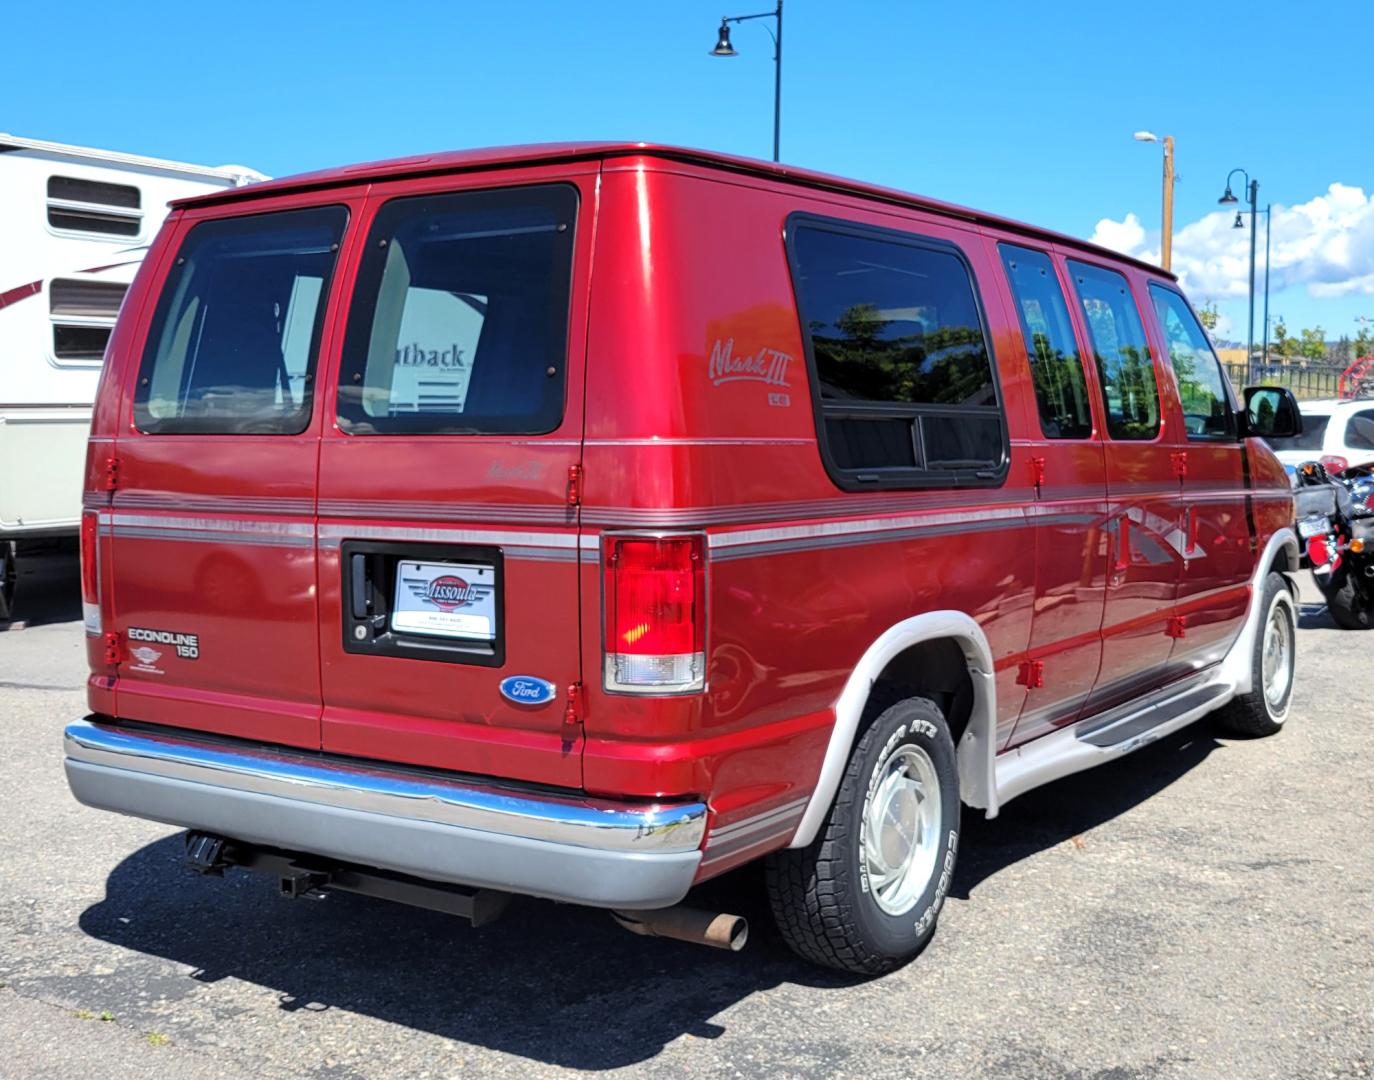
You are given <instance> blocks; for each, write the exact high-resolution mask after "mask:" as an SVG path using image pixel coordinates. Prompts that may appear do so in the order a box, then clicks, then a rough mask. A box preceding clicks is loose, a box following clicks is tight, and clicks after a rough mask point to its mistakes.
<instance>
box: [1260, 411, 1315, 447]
mask: <svg viewBox="0 0 1374 1080" xmlns="http://www.w3.org/2000/svg"><path fill="white" fill-rule="evenodd" d="M1330 422H1331V417H1330V416H1313V415H1312V414H1311V413H1303V414H1302V434H1301V435H1288V436H1285V437H1283V438H1274V437H1270V438H1266V439H1265V440H1264V441H1265V442H1267V443H1268V444H1269V445H1270V446H1272V447H1273V448H1274V449H1275V450H1318V451H1319V450H1321V448H1322V443H1323V441H1324V440H1325V439H1326V426H1327V424H1329V423H1330Z"/></svg>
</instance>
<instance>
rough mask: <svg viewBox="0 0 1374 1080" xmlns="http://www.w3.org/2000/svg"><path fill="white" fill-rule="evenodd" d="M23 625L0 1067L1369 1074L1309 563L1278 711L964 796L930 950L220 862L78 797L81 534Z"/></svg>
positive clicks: (1363, 935) (1364, 900)
mask: <svg viewBox="0 0 1374 1080" xmlns="http://www.w3.org/2000/svg"><path fill="white" fill-rule="evenodd" d="M21 589H22V593H21V599H20V610H19V612H18V614H19V616H20V617H21V618H26V619H27V620H28V625H27V627H26V628H25V629H22V630H11V631H8V632H0V695H3V696H2V697H0V700H2V701H3V702H4V707H3V709H0V1048H2V1049H0V1076H5V1077H47V1076H52V1077H59V1076H60V1077H70V1076H74V1075H79V1076H82V1077H83V1080H97V1078H102V1077H107V1076H109V1077H115V1076H118V1077H121V1078H123V1077H128V1076H130V1075H133V1076H140V1077H162V1076H166V1077H178V1078H180V1077H190V1078H196V1077H200V1076H206V1077H209V1076H215V1077H238V1076H250V1075H251V1076H255V1077H287V1076H312V1077H322V1078H323V1077H329V1078H349V1077H383V1076H388V1077H389V1076H414V1077H448V1076H459V1075H469V1074H472V1075H486V1074H494V1073H502V1074H511V1075H518V1076H521V1077H527V1076H545V1075H559V1074H563V1073H566V1072H568V1071H572V1070H586V1071H591V1072H595V1073H606V1074H624V1075H636V1076H640V1075H642V1076H662V1077H679V1076H684V1075H687V1076H692V1075H703V1076H756V1075H768V1076H770V1077H771V1076H780V1077H790V1076H799V1077H800V1076H852V1077H879V1076H894V1077H896V1076H941V1077H946V1076H980V1077H981V1076H998V1077H1050V1076H1065V1077H1103V1078H1106V1077H1112V1078H1126V1077H1135V1076H1141V1077H1185V1076H1186V1077H1270V1076H1272V1077H1294V1076H1304V1077H1306V1076H1313V1077H1348V1076H1369V1075H1371V1073H1374V911H1372V910H1371V909H1372V908H1374V798H1372V797H1371V783H1370V778H1371V776H1374V705H1371V702H1374V662H1371V657H1374V633H1371V634H1367V635H1361V634H1358V633H1351V632H1346V631H1341V630H1338V629H1336V628H1335V627H1334V625H1333V624H1332V622H1331V621H1330V618H1329V616H1327V614H1326V612H1325V611H1324V609H1322V607H1321V605H1320V604H1319V603H1316V602H1313V601H1315V600H1316V599H1317V594H1316V593H1315V591H1314V590H1313V589H1312V587H1311V583H1310V582H1304V596H1305V599H1306V600H1307V601H1308V602H1306V603H1304V604H1303V613H1302V620H1301V629H1300V631H1299V635H1298V645H1299V657H1298V674H1297V688H1296V695H1295V703H1294V709H1293V713H1292V716H1291V719H1290V720H1289V722H1288V724H1287V727H1286V729H1285V730H1284V731H1283V732H1282V733H1281V734H1280V735H1279V736H1277V737H1276V738H1272V739H1264V740H1257V741H1244V740H1233V739H1228V738H1222V737H1219V736H1218V735H1217V734H1216V732H1215V731H1214V730H1213V728H1212V727H1211V726H1210V725H1209V724H1208V723H1207V722H1206V721H1203V722H1202V723H1200V724H1198V725H1195V726H1194V727H1192V728H1191V729H1189V730H1187V731H1184V732H1180V733H1178V734H1177V735H1175V736H1172V737H1170V738H1166V739H1164V740H1161V741H1160V742H1158V743H1156V744H1153V745H1151V746H1149V747H1147V748H1146V749H1144V750H1141V751H1140V752H1138V753H1136V754H1134V755H1132V756H1131V757H1128V758H1126V759H1124V760H1123V761H1121V762H1119V763H1115V764H1113V765H1110V766H1106V767H1104V768H1101V769H1098V770H1095V771H1093V772H1089V773H1084V774H1080V775H1079V776H1076V777H1072V778H1070V779H1068V780H1065V781H1061V782H1059V783H1057V784H1054V785H1051V786H1050V787H1047V788H1042V789H1041V790H1039V791H1036V792H1032V793H1030V794H1028V795H1025V796H1023V797H1022V798H1020V799H1017V800H1015V801H1014V802H1012V803H1011V804H1009V805H1008V806H1007V807H1006V808H1005V809H1004V811H1003V813H1002V815H1001V816H1000V817H999V818H997V819H996V820H994V821H991V822H987V821H982V820H981V819H979V818H977V817H976V816H975V815H972V814H967V815H966V820H965V825H964V830H965V831H964V836H963V841H962V844H961V851H960V858H959V868H958V874H957V876H956V880H955V884H954V887H953V890H952V893H951V898H950V901H949V903H948V904H947V905H946V907H945V910H944V914H943V916H942V917H941V920H940V927H939V931H938V932H937V934H936V936H935V940H934V942H933V944H932V945H931V947H930V948H929V949H927V950H926V952H925V953H924V954H923V955H922V956H921V957H920V958H918V959H917V960H916V961H915V962H914V963H912V964H910V965H909V966H907V967H906V968H904V969H903V970H901V971H899V972H897V973H896V974H893V975H889V976H886V977H884V978H880V979H873V980H860V979H853V978H846V977H842V976H840V975H837V974H831V973H827V972H823V971H819V970H817V969H814V968H809V967H807V966H806V965H804V964H802V963H801V962H800V961H798V960H795V959H794V958H793V957H792V956H791V954H790V953H788V952H787V951H786V949H785V948H784V947H783V946H782V944H781V943H780V942H779V941H778V939H777V937H776V935H775V934H774V933H773V932H772V930H771V927H770V925H769V919H768V915H767V911H766V907H765V906H764V905H763V904H762V902H761V883H760V881H759V879H758V875H757V872H756V871H753V870H745V871H741V872H739V873H737V874H735V875H732V876H730V877H729V878H727V879H726V880H724V881H722V882H720V883H716V884H714V885H712V886H710V887H708V889H709V895H707V896H705V897H702V898H701V902H703V903H716V904H718V905H719V906H720V907H722V908H724V909H729V910H736V911H741V912H743V913H745V914H747V915H749V916H750V917H751V923H752V927H753V933H752V938H751V941H750V944H749V945H748V947H747V948H746V949H745V951H744V952H742V953H740V954H738V955H729V954H721V953H717V952H714V951H711V950H708V949H704V948H700V947H696V946H690V945H683V944H677V943H673V942H666V941H657V940H649V939H641V938H637V937H634V936H632V935H630V934H628V933H626V932H625V931H623V930H621V929H619V928H617V927H616V926H615V925H614V924H613V923H612V922H611V920H610V919H609V918H608V917H607V916H606V915H604V914H601V913H598V912H594V911H588V910H583V909H577V908H570V907H560V906H555V905H553V904H549V903H543V902H537V901H524V900H522V901H517V902H516V903H514V904H513V905H512V907H511V909H510V910H509V911H508V912H507V914H506V915H505V916H504V917H503V918H502V919H500V920H499V921H497V922H495V923H493V924H491V925H490V926H487V927H484V928H482V929H480V930H473V929H471V928H470V927H468V926H467V925H466V924H465V923H463V922H461V921H459V920H457V919H454V918H451V917H447V916H442V915H438V914H433V913H429V912H424V911H418V910H414V909H409V908H404V907H399V906H395V905H391V904H387V903H385V902H382V901H374V900H369V899H365V898H360V897H352V896H343V895H331V896H328V897H326V898H324V899H321V900H309V899H307V900H286V899H283V898H282V897H280V896H278V895H276V893H275V885H274V883H273V882H270V881H267V880H262V879H258V878H255V877H253V876H250V875H248V874H246V873H242V872H231V873H230V874H228V875H227V876H226V877H224V878H222V879H216V878H208V879H206V878H200V877H197V876H195V875H193V874H191V873H189V872H188V871H186V870H184V869H183V868H182V867H181V865H180V841H179V839H178V835H177V834H176V832H175V831H174V830H172V829H170V828H167V827H164V826H160V825H156V824H152V823H148V822H143V821H137V820H134V819H132V818H121V817H116V816H114V815H110V814H106V813H101V812H98V811H94V810H88V809H86V808H84V807H82V806H79V805H78V804H77V803H76V802H75V801H74V800H73V799H72V798H71V796H70V795H69V794H68V792H67V787H66V783H65V781H64V779H63V775H62V767H61V761H62V749H61V731H62V727H63V725H64V724H65V723H66V722H67V721H68V720H69V719H71V718H72V717H75V716H79V715H82V713H83V711H84V708H83V707H84V692H83V690H82V684H83V680H84V674H85V646H84V639H83V634H82V627H81V611H80V601H79V595H78V578H77V569H76V562H75V559H74V558H73V557H72V556H71V555H70V554H55V555H49V556H46V557H40V558H35V559H31V560H29V562H28V564H27V566H26V567H25V570H24V577H23V580H21Z"/></svg>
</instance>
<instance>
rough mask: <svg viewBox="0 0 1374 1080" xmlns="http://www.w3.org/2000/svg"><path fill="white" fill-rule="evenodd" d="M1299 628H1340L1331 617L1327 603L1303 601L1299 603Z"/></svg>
mask: <svg viewBox="0 0 1374 1080" xmlns="http://www.w3.org/2000/svg"><path fill="white" fill-rule="evenodd" d="M1298 629H1299V630H1339V629H1340V627H1339V626H1337V625H1336V620H1335V619H1333V618H1332V617H1331V612H1330V611H1328V610H1327V608H1326V605H1325V604H1313V603H1307V602H1304V603H1301V604H1299V605H1298Z"/></svg>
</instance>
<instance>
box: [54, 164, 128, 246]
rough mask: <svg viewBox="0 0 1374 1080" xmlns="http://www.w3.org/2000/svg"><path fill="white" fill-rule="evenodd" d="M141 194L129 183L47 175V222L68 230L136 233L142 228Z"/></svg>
mask: <svg viewBox="0 0 1374 1080" xmlns="http://www.w3.org/2000/svg"><path fill="white" fill-rule="evenodd" d="M142 205H143V197H142V195H141V194H140V193H139V190H138V188H136V187H132V186H130V185H128V184H110V183H106V182H105V181H103V180H83V179H81V178H80V177H75V176H50V177H48V224H49V225H51V226H52V227H53V228H54V229H64V230H68V231H71V232H84V233H99V234H100V235H102V236H137V235H138V234H139V231H140V230H141V229H142V228H143V211H142V209H141V208H142Z"/></svg>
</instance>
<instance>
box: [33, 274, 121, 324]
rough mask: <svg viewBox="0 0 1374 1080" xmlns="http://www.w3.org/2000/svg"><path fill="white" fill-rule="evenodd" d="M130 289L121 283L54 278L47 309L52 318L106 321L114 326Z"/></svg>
mask: <svg viewBox="0 0 1374 1080" xmlns="http://www.w3.org/2000/svg"><path fill="white" fill-rule="evenodd" d="M128 291H129V286H127V285H125V284H124V283H123V282H121V281H77V280H74V279H72V278H53V280H52V288H51V290H50V292H49V294H48V309H49V310H50V311H51V312H52V314H53V315H54V316H58V315H67V316H71V317H73V318H82V319H108V320H109V321H110V322H114V320H115V316H117V315H118V314H119V305H120V304H122V303H123V302H124V294H125V293H126V292H128Z"/></svg>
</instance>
